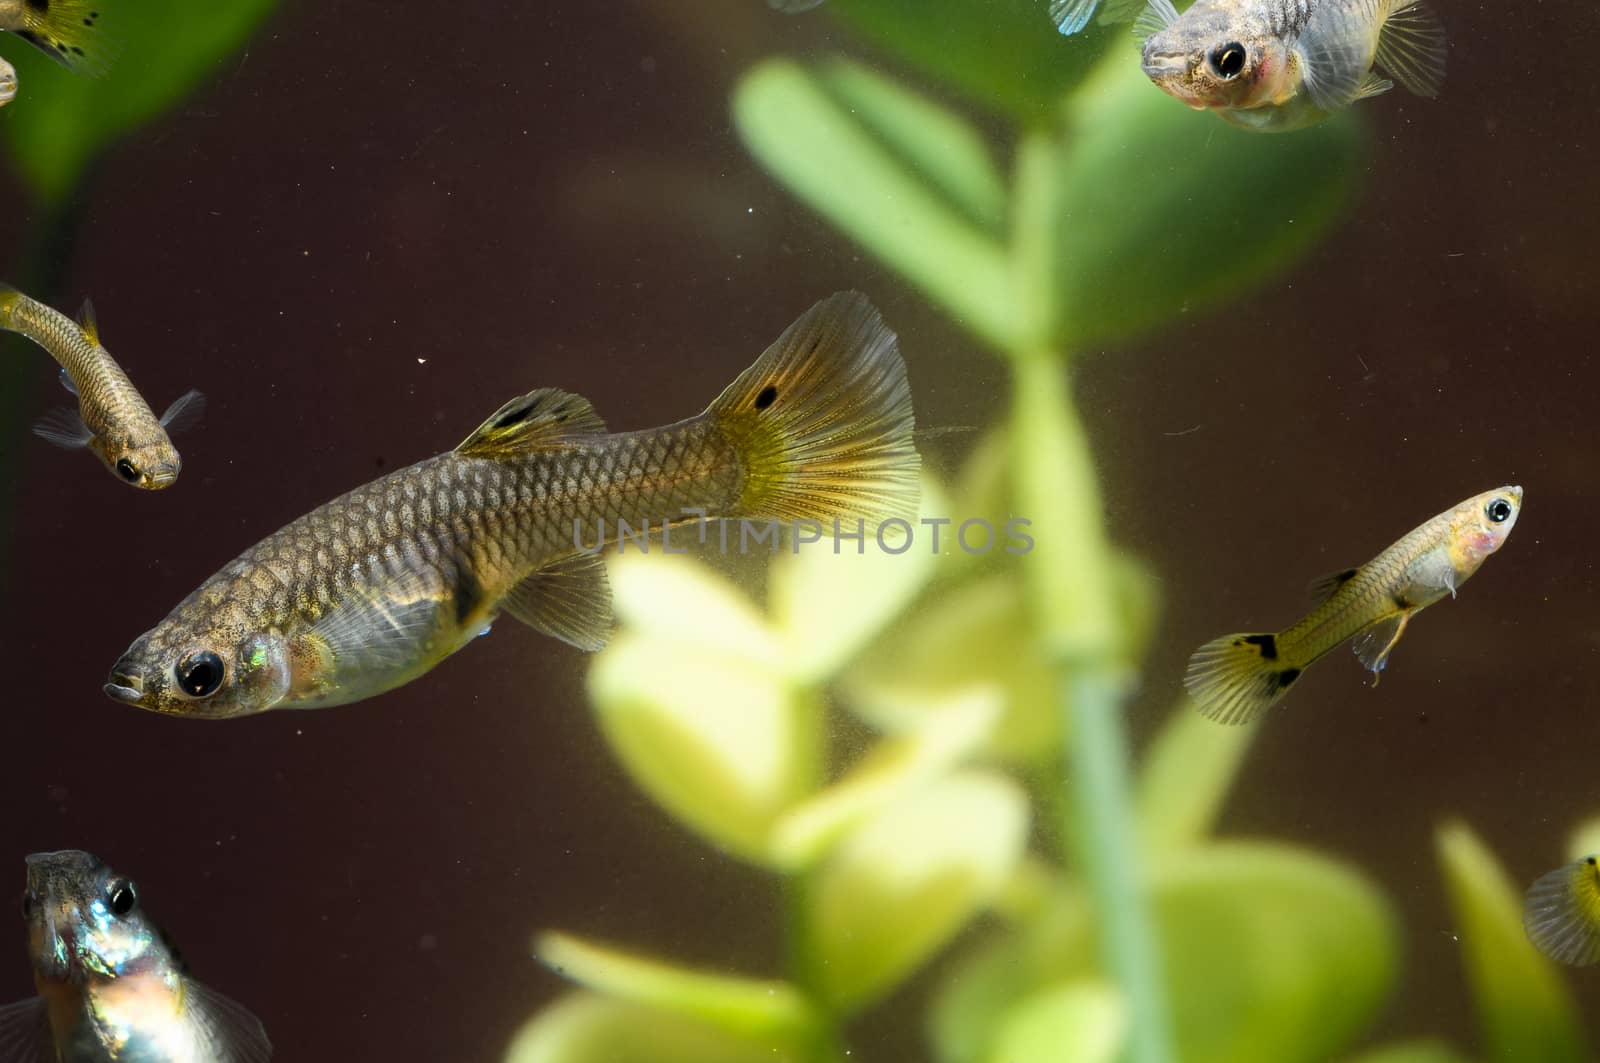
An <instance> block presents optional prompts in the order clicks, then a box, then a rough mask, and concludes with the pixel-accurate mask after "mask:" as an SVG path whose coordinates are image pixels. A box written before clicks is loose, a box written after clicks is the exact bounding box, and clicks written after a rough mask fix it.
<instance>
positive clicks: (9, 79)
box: [0, 59, 17, 107]
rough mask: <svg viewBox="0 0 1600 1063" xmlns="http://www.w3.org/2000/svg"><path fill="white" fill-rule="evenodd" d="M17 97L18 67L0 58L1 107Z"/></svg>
mask: <svg viewBox="0 0 1600 1063" xmlns="http://www.w3.org/2000/svg"><path fill="white" fill-rule="evenodd" d="M16 98H17V68H16V67H14V66H12V65H11V64H10V63H8V62H6V61H5V60H4V59H0V107H4V106H5V105H6V104H8V103H10V102H11V101H12V100H14V99H16Z"/></svg>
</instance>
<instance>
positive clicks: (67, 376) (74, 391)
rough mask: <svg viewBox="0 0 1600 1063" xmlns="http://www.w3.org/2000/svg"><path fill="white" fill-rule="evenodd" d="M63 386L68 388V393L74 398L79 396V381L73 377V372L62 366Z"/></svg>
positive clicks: (61, 377) (61, 378)
mask: <svg viewBox="0 0 1600 1063" xmlns="http://www.w3.org/2000/svg"><path fill="white" fill-rule="evenodd" d="M60 380H61V386H62V387H64V388H66V389H67V394H68V395H71V396H72V397H73V398H77V397H78V382H77V381H76V380H73V379H72V374H71V373H69V372H67V370H66V368H65V367H62V370H61V374H60Z"/></svg>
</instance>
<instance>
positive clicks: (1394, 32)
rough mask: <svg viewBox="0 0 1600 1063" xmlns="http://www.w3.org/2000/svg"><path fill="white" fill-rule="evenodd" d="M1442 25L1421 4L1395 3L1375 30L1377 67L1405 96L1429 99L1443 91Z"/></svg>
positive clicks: (1416, 0)
mask: <svg viewBox="0 0 1600 1063" xmlns="http://www.w3.org/2000/svg"><path fill="white" fill-rule="evenodd" d="M1444 58H1445V42H1444V24H1443V23H1441V22H1440V21H1439V16H1438V15H1435V14H1434V13H1433V11H1432V9H1430V8H1429V7H1428V6H1427V5H1426V4H1424V3H1422V0H1394V2H1393V4H1392V6H1391V7H1390V8H1389V14H1388V17H1386V18H1385V19H1384V20H1383V26H1382V28H1380V29H1379V30H1378V55H1377V60H1376V61H1377V64H1378V65H1379V66H1381V67H1382V68H1383V69H1384V72H1385V73H1387V74H1388V75H1389V76H1390V77H1392V78H1394V79H1395V80H1396V81H1398V82H1399V83H1400V84H1401V85H1404V86H1405V89H1406V91H1407V92H1410V93H1412V94H1414V95H1417V96H1426V97H1429V98H1430V99H1431V98H1432V97H1434V96H1437V95H1439V90H1440V89H1442V88H1443V87H1444Z"/></svg>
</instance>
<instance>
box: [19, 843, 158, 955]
mask: <svg viewBox="0 0 1600 1063" xmlns="http://www.w3.org/2000/svg"><path fill="white" fill-rule="evenodd" d="M27 867H28V883H27V887H26V890H25V891H24V893H23V895H22V916H23V920H24V922H26V923H27V928H28V951H29V954H30V956H31V957H32V959H33V966H34V971H35V972H36V974H37V976H38V977H39V979H40V980H41V981H44V982H57V983H60V982H70V983H75V984H80V985H81V984H83V983H84V982H87V981H90V980H93V979H103V978H117V977H120V976H122V975H127V974H133V973H137V972H139V971H141V970H146V969H148V968H149V967H150V965H151V964H152V963H161V962H164V961H165V960H166V959H167V957H168V950H167V948H166V946H165V944H164V943H163V939H162V937H161V933H160V931H159V930H158V929H157V928H156V927H155V925H154V924H152V923H151V922H150V921H149V920H148V919H147V918H146V917H145V915H144V912H143V910H142V907H141V905H140V903H139V892H138V890H137V888H136V887H135V886H134V884H133V882H132V880H130V879H128V878H126V877H124V876H122V875H119V874H117V873H116V872H115V871H113V870H112V869H111V868H109V867H107V866H106V865H105V864H104V863H103V862H102V861H101V860H100V859H99V858H98V857H96V856H93V855H92V854H90V853H85V852H81V851H79V850H75V849H69V850H65V851H62V852H56V853H34V854H33V855H32V856H30V857H28V858H27Z"/></svg>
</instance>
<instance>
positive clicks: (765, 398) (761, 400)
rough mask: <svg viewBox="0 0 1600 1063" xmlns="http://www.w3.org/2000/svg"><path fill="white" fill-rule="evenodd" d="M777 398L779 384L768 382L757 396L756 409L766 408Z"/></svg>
mask: <svg viewBox="0 0 1600 1063" xmlns="http://www.w3.org/2000/svg"><path fill="white" fill-rule="evenodd" d="M777 399H778V388H777V386H776V385H774V384H768V385H767V386H766V387H764V388H762V389H761V394H759V395H757V396H756V402H755V406H756V409H758V410H764V409H766V408H767V407H768V406H771V405H772V404H773V403H774V402H776V401H777Z"/></svg>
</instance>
